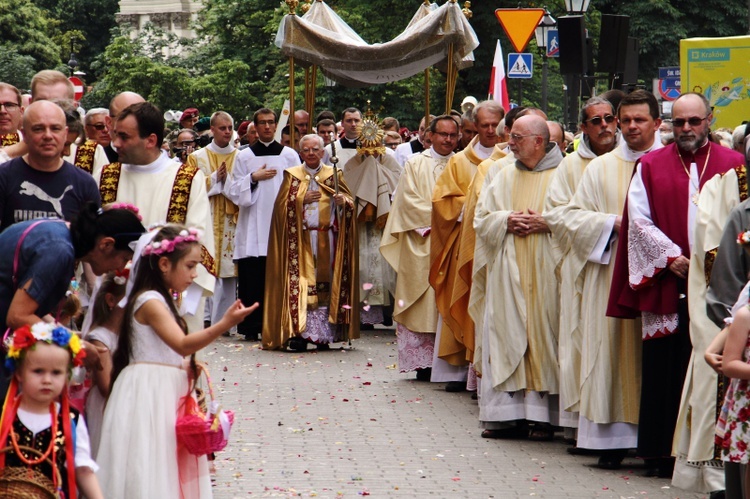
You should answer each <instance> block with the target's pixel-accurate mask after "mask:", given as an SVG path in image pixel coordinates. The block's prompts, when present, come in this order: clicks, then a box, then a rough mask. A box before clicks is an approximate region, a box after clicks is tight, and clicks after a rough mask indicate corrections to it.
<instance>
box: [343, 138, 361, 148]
mask: <svg viewBox="0 0 750 499" xmlns="http://www.w3.org/2000/svg"><path fill="white" fill-rule="evenodd" d="M339 144H341V149H356V148H357V139H348V138H346V137H341V140H339Z"/></svg>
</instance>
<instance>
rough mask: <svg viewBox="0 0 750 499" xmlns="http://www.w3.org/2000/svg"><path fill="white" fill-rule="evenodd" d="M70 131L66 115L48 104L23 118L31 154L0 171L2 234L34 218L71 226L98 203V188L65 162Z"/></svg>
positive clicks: (40, 103)
mask: <svg viewBox="0 0 750 499" xmlns="http://www.w3.org/2000/svg"><path fill="white" fill-rule="evenodd" d="M67 136H68V127H67V126H66V125H65V113H63V110H62V109H61V108H60V106H58V105H57V104H54V103H52V102H49V101H38V102H34V103H32V104H31V105H30V106H29V107H28V108H27V109H26V111H25V112H24V118H23V140H24V143H25V144H26V147H27V150H28V152H27V153H26V154H24V155H23V156H21V157H18V158H15V159H13V160H11V161H9V162H8V163H6V165H5V166H4V167H3V168H1V169H0V217H1V218H0V230H4V229H5V228H6V227H8V226H9V225H11V224H14V223H16V222H22V221H25V220H31V219H33V218H41V217H52V218H61V219H64V220H70V219H71V218H72V217H73V216H74V215H76V214H77V213H78V211H79V210H80V209H81V207H82V206H83V205H84V204H85V203H87V202H89V201H94V202H96V203H97V204H98V203H99V190H98V189H97V187H96V182H94V179H93V178H92V177H91V175H87V174H86V173H84V172H83V171H82V170H80V169H79V168H76V167H75V166H73V165H72V164H70V163H68V162H67V161H65V160H64V159H63V158H62V154H63V149H64V147H65V141H66V139H67Z"/></svg>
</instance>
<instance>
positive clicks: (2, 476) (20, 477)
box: [0, 445, 62, 499]
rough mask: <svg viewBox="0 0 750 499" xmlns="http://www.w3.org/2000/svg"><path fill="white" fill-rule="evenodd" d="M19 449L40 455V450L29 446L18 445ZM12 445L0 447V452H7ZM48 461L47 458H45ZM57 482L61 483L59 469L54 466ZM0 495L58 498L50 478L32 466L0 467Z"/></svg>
mask: <svg viewBox="0 0 750 499" xmlns="http://www.w3.org/2000/svg"><path fill="white" fill-rule="evenodd" d="M18 447H19V449H21V450H23V451H26V452H28V453H31V454H37V455H40V456H41V455H42V454H41V452H39V451H37V450H36V449H32V448H31V447H24V446H22V445H19V446H18ZM12 450H13V447H5V448H4V449H0V453H5V454H7V453H8V452H10V451H12ZM47 462H48V463H49V462H50V461H49V459H47ZM52 469H54V470H55V474H56V475H57V483H62V478H61V477H60V471H59V470H58V469H57V467H56V466H53V467H52ZM0 497H13V498H14V499H16V498H17V499H58V498H59V497H60V496H59V495H58V493H57V491H56V490H55V485H54V483H53V482H52V480H50V479H49V477H47V476H46V475H45V474H43V473H42V472H40V471H37V470H35V469H33V468H26V467H15V466H6V467H5V468H3V469H0Z"/></svg>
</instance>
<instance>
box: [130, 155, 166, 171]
mask: <svg viewBox="0 0 750 499" xmlns="http://www.w3.org/2000/svg"><path fill="white" fill-rule="evenodd" d="M171 164H172V160H171V159H169V157H167V156H163V155H162V154H159V157H158V158H156V161H154V162H153V163H149V164H147V165H131V164H124V165H123V168H125V170H128V171H132V172H137V173H160V172H162V171H163V170H164V169H165V168H167V167H168V166H169V165H171Z"/></svg>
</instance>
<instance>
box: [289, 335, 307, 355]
mask: <svg viewBox="0 0 750 499" xmlns="http://www.w3.org/2000/svg"><path fill="white" fill-rule="evenodd" d="M287 347H288V348H289V350H291V351H293V352H305V351H307V340H306V339H304V338H300V337H299V336H295V337H294V338H290V339H289V344H288V345H287Z"/></svg>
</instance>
